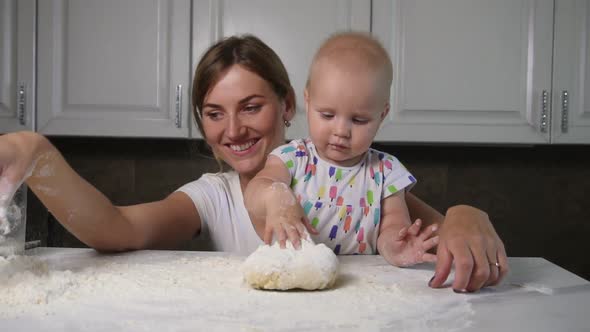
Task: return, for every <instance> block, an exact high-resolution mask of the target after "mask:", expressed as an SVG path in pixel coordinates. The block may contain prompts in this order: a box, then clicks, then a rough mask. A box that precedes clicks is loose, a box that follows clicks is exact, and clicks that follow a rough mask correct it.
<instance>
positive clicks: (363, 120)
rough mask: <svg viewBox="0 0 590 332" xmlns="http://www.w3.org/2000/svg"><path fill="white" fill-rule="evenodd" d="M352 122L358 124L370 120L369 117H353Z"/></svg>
mask: <svg viewBox="0 0 590 332" xmlns="http://www.w3.org/2000/svg"><path fill="white" fill-rule="evenodd" d="M352 122H354V123H356V124H365V123H368V122H369V119H363V118H354V119H352Z"/></svg>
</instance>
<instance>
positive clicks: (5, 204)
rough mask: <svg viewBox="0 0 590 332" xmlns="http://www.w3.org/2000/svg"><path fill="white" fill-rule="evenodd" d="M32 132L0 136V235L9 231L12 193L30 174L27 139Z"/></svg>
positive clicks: (28, 143)
mask: <svg viewBox="0 0 590 332" xmlns="http://www.w3.org/2000/svg"><path fill="white" fill-rule="evenodd" d="M34 135H35V134H33V133H25V132H23V133H13V134H6V135H2V136H0V235H2V234H5V233H8V232H9V231H10V229H9V225H8V220H7V214H8V209H9V204H10V202H11V201H12V198H13V196H14V193H15V192H16V190H17V189H18V187H19V186H20V185H21V184H22V183H23V181H24V180H25V178H26V177H27V176H29V175H30V172H31V170H32V167H33V165H32V164H33V158H34V156H33V150H32V149H29V148H28V147H29V146H30V145H32V144H31V143H30V142H29V141H28V140H29V138H32V137H33V136H34Z"/></svg>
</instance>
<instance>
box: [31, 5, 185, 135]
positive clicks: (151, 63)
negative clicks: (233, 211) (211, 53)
mask: <svg viewBox="0 0 590 332" xmlns="http://www.w3.org/2000/svg"><path fill="white" fill-rule="evenodd" d="M38 27H39V31H38V39H37V40H38V48H37V50H38V57H37V61H38V72H37V73H38V77H37V78H38V91H37V101H38V103H37V109H38V131H39V132H41V133H43V134H49V135H91V136H136V137H137V136H143V137H188V135H189V129H188V128H189V125H188V121H187V119H188V111H189V106H188V104H189V101H190V100H189V99H190V98H189V94H188V91H189V90H188V86H189V78H190V64H189V61H190V0H173V1H167V0H154V1H144V0H101V1H94V0H69V1H68V0H51V1H49V0H43V1H39V2H38ZM177 90H179V93H178V98H177ZM177 101H178V102H177ZM177 105H178V106H177Z"/></svg>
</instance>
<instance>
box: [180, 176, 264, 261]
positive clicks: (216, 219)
mask: <svg viewBox="0 0 590 332" xmlns="http://www.w3.org/2000/svg"><path fill="white" fill-rule="evenodd" d="M177 191H180V192H183V193H185V194H186V195H188V197H190V198H191V199H192V201H193V203H194V204H195V207H196V208H197V211H198V212H199V216H200V217H201V234H205V233H208V234H209V236H210V237H211V242H212V244H213V250H215V251H227V252H232V253H237V254H243V255H249V254H250V253H252V252H254V250H256V248H258V246H259V245H261V244H263V242H262V240H261V239H260V237H258V234H256V231H255V230H254V226H253V225H252V222H251V221H250V217H249V216H248V212H247V211H246V206H245V205H244V198H243V196H242V188H241V187H240V178H239V176H238V173H236V172H234V171H230V172H224V173H207V174H203V176H201V178H200V179H198V180H196V181H193V182H190V183H187V184H185V185H184V186H182V187H180V188H179V189H178V190H177Z"/></svg>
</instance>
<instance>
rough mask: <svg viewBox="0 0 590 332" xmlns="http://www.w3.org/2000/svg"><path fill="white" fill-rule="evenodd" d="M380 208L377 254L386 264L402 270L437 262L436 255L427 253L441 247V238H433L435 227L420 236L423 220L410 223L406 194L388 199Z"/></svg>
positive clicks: (401, 193)
mask: <svg viewBox="0 0 590 332" xmlns="http://www.w3.org/2000/svg"><path fill="white" fill-rule="evenodd" d="M381 208H382V211H383V212H382V214H381V225H380V227H379V236H378V238H377V250H378V251H379V253H380V254H381V256H383V257H384V258H385V260H387V261H388V262H389V263H390V264H392V265H395V266H400V267H404V266H411V265H414V264H418V263H422V262H434V261H435V260H436V256H435V255H433V254H430V253H427V251H428V250H430V249H431V248H433V247H434V246H436V244H437V243H438V236H433V235H434V233H435V232H436V225H434V226H430V227H428V228H426V229H424V230H422V232H421V231H420V227H421V223H422V222H421V221H420V219H418V220H416V222H415V223H414V224H412V223H411V220H410V215H409V212H408V208H407V205H406V202H405V196H404V191H400V192H399V193H396V194H394V195H391V196H389V197H387V198H385V199H384V200H383V201H382V203H381Z"/></svg>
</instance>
